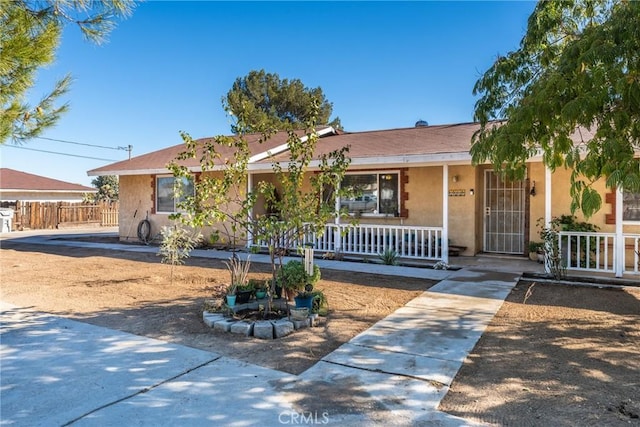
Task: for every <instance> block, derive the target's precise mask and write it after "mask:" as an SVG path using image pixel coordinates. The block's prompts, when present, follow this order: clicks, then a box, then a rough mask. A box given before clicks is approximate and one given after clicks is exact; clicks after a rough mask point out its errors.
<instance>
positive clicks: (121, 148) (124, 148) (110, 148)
mask: <svg viewBox="0 0 640 427" xmlns="http://www.w3.org/2000/svg"><path fill="white" fill-rule="evenodd" d="M34 138H35V139H46V140H47V141H55V142H64V143H65V144H75V145H84V146H85V147H96V148H104V149H105V150H127V151H128V150H130V146H129V147H106V146H104V145H94V144H86V143H83V142H75V141H66V140H64V139H55V138H46V137H44V136H36V137H34Z"/></svg>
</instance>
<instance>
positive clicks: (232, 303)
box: [227, 295, 236, 307]
mask: <svg viewBox="0 0 640 427" xmlns="http://www.w3.org/2000/svg"><path fill="white" fill-rule="evenodd" d="M227 305H228V306H229V307H233V306H235V305H236V296H235V295H227Z"/></svg>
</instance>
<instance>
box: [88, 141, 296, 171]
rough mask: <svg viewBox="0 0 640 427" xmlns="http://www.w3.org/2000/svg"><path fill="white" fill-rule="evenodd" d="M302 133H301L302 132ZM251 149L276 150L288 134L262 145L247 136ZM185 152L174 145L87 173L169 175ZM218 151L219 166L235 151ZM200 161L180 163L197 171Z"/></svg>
mask: <svg viewBox="0 0 640 427" xmlns="http://www.w3.org/2000/svg"><path fill="white" fill-rule="evenodd" d="M300 133H301V132H300ZM246 138H247V141H248V142H249V149H250V151H251V155H256V154H259V153H262V152H266V151H269V150H273V149H274V148H276V147H278V146H280V145H282V144H284V143H286V141H287V133H286V132H278V133H276V134H275V135H273V136H272V137H271V138H269V139H268V140H267V141H266V142H263V143H260V142H259V139H260V136H259V135H257V134H254V135H247V136H246ZM213 139H214V138H201V139H198V140H197V141H196V142H198V143H199V144H200V146H203V145H204V144H205V143H206V142H208V141H213ZM184 150H185V145H184V144H178V145H174V146H173V147H169V148H164V149H162V150H158V151H153V152H151V153H148V154H142V155H140V156H136V157H133V158H132V159H131V160H123V161H120V162H117V163H112V164H109V165H106V166H102V167H99V168H97V169H92V170H90V171H88V172H87V173H88V174H89V175H93V176H95V175H136V174H144V173H168V172H169V170H168V169H167V164H168V163H169V162H170V161H172V160H174V159H175V158H176V157H177V156H178V154H179V153H181V152H182V151H184ZM216 150H217V151H218V152H219V153H220V155H221V157H222V160H218V161H217V163H218V164H222V162H223V161H224V160H223V159H224V158H225V157H231V155H232V153H233V150H232V148H231V147H223V146H217V147H216ZM198 160H199V159H197V158H196V159H188V160H185V161H182V162H180V163H181V164H182V165H184V166H187V167H190V168H194V170H195V169H197V168H199V166H200V163H199V161H198Z"/></svg>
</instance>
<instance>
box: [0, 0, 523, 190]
mask: <svg viewBox="0 0 640 427" xmlns="http://www.w3.org/2000/svg"><path fill="white" fill-rule="evenodd" d="M534 7H535V3H533V2H516V1H512V2H497V1H493V2H482V1H468V2H454V1H451V2H257V3H254V2H204V1H203V2H159V1H148V2H145V3H142V4H141V5H140V6H139V7H138V8H137V9H136V11H135V12H134V14H133V15H132V17H131V18H129V19H127V20H125V21H123V22H120V23H119V24H118V26H117V28H116V29H115V30H114V32H113V33H112V34H111V35H110V37H109V41H108V42H107V43H106V44H103V45H100V46H96V45H93V44H91V43H89V42H86V41H84V40H83V39H82V37H81V35H80V33H79V30H78V29H77V28H74V27H68V28H67V29H66V30H65V33H64V37H63V40H62V44H61V46H60V49H59V51H58V55H57V59H56V62H55V64H53V65H52V66H50V67H48V68H46V69H44V70H42V71H41V72H40V73H39V74H38V82H37V85H36V87H34V88H33V90H32V91H31V92H30V94H31V97H32V100H34V101H35V100H37V99H39V98H40V97H41V96H42V95H44V94H45V93H46V92H47V90H48V89H50V88H51V87H52V86H53V83H54V82H55V81H56V80H57V79H59V78H61V77H62V76H64V75H65V74H66V73H71V74H72V76H73V77H74V83H73V86H72V88H71V91H70V93H69V94H68V95H67V97H66V100H67V101H69V103H70V106H71V111H69V112H68V113H67V114H66V115H65V116H64V117H63V118H62V119H61V120H60V122H59V124H58V125H57V126H56V127H55V128H52V129H50V130H48V131H47V132H46V133H45V134H44V135H43V137H45V138H51V139H60V140H66V141H72V142H78V143H83V144H91V145H99V146H103V147H112V148H113V149H102V148H96V147H87V146H82V145H74V144H67V143H59V142H54V141H50V140H45V139H36V140H33V141H31V142H29V143H27V144H25V145H24V146H23V147H24V148H29V149H35V150H46V151H52V152H60V153H69V154H73V155H76V156H86V157H94V158H99V159H105V160H93V159H86V158H80V157H70V156H63V155H58V154H49V153H41V152H36V151H31V150H25V149H20V148H16V147H12V146H9V145H10V144H9V145H6V146H3V147H2V148H0V154H1V156H2V160H1V164H2V167H8V168H12V169H17V170H21V171H24V172H29V173H34V174H38V175H42V176H46V177H50V178H55V179H60V180H63V181H68V182H73V183H79V184H83V185H90V183H91V180H92V179H93V177H88V176H87V174H86V172H87V170H90V169H93V168H97V167H100V166H103V165H105V164H108V163H112V161H119V160H124V159H126V158H127V155H128V153H127V152H126V151H124V150H117V149H115V148H117V147H126V146H128V145H132V146H133V156H136V155H141V154H145V153H148V152H151V151H155V150H158V149H161V148H165V147H169V146H172V145H176V144H179V143H181V139H180V136H179V131H186V132H189V133H190V134H191V135H192V136H193V137H204V136H213V135H218V134H229V129H230V126H229V125H230V121H229V118H228V117H227V116H226V115H225V112H224V110H223V109H222V104H221V99H222V97H223V96H224V95H225V94H226V93H227V91H228V90H229V89H230V88H231V85H232V84H233V82H234V80H235V79H236V78H237V77H242V76H245V75H246V74H247V73H248V72H249V71H251V70H259V69H264V70H266V71H267V72H271V73H277V74H278V75H279V76H280V77H281V78H289V79H296V78H297V79H300V80H301V81H302V82H303V83H304V84H305V85H306V86H308V87H317V86H320V87H321V88H322V90H323V92H324V94H325V96H326V98H327V99H328V100H329V101H330V102H332V103H333V113H334V116H339V117H340V119H341V121H342V124H343V126H344V128H345V130H347V131H362V130H375V129H391V128H402V127H411V126H413V125H414V123H415V122H416V121H417V120H419V119H423V120H427V121H428V122H429V123H430V124H444V123H459V122H469V121H472V120H473V107H474V103H475V98H474V97H473V95H472V89H473V85H474V83H475V82H476V80H477V79H478V78H479V77H480V75H481V74H482V73H483V72H484V71H485V70H486V69H487V68H488V67H489V66H490V65H491V64H492V63H493V61H494V60H495V58H496V57H497V55H498V54H504V53H506V52H508V51H510V50H514V49H517V48H518V45H519V43H520V40H521V39H522V36H523V35H524V33H525V30H526V24H527V18H528V17H529V15H530V14H531V12H532V11H533V8H534Z"/></svg>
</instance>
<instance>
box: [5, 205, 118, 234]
mask: <svg viewBox="0 0 640 427" xmlns="http://www.w3.org/2000/svg"><path fill="white" fill-rule="evenodd" d="M1 207H4V208H10V209H13V210H14V213H13V223H12V227H11V228H12V230H40V229H54V228H64V227H79V226H98V227H100V226H102V227H111V226H117V225H118V202H110V203H109V202H101V203H98V204H86V203H71V202H22V201H16V202H13V203H11V202H3V203H2V206H1Z"/></svg>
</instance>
